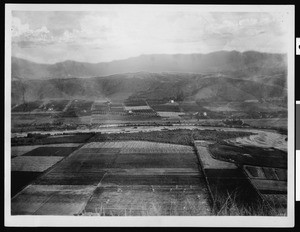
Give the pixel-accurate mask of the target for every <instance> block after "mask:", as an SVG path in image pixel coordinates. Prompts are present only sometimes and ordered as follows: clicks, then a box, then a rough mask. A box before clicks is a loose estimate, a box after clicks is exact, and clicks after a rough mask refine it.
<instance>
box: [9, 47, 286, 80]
mask: <svg viewBox="0 0 300 232" xmlns="http://www.w3.org/2000/svg"><path fill="white" fill-rule="evenodd" d="M286 60H287V57H286V55H285V54H270V53H260V52H255V51H248V52H242V53H241V52H237V51H219V52H213V53H209V54H175V55H166V54H155V55H141V56H138V57H133V58H128V59H125V60H117V61H111V62H102V63H94V64H93V63H84V62H76V61H70V60H68V61H64V62H60V63H55V64H39V63H34V62H30V61H28V60H24V59H20V58H16V57H12V62H11V68H12V78H13V79H53V78H74V77H76V78H87V77H99V76H107V75H113V74H120V73H132V72H140V71H145V72H181V73H202V74H203V73H210V72H242V73H243V74H244V75H252V74H270V73H276V72H278V71H280V70H284V69H285V68H286Z"/></svg>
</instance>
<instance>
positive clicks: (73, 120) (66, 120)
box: [55, 116, 92, 125]
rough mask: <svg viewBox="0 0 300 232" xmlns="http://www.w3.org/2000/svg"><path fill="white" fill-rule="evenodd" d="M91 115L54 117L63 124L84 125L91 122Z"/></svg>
mask: <svg viewBox="0 0 300 232" xmlns="http://www.w3.org/2000/svg"><path fill="white" fill-rule="evenodd" d="M91 117H92V116H78V117H62V118H56V119H55V122H56V123H63V124H73V125H84V124H90V123H91Z"/></svg>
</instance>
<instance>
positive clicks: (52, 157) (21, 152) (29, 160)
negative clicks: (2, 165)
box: [11, 144, 79, 196]
mask: <svg viewBox="0 0 300 232" xmlns="http://www.w3.org/2000/svg"><path fill="white" fill-rule="evenodd" d="M78 146H79V144H59V145H58V146H56V145H48V146H39V145H35V146H19V147H18V146H17V147H12V152H11V157H12V159H11V196H14V195H16V194H17V193H18V192H19V191H21V190H22V188H24V187H25V186H27V185H28V184H30V183H31V182H32V181H33V180H35V179H36V178H37V177H38V176H40V175H41V174H42V173H43V172H44V171H46V170H47V169H49V168H51V167H52V166H53V165H55V164H56V163H57V162H59V161H61V160H62V159H63V158H64V157H65V156H68V155H69V154H70V153H72V152H73V151H74V150H76V148H77V147H78Z"/></svg>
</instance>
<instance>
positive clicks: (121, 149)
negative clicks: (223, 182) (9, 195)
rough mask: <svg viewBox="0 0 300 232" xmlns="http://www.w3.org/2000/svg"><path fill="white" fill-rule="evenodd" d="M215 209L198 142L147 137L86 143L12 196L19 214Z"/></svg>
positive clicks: (187, 212) (179, 212) (164, 212)
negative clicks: (158, 140) (191, 144)
mask: <svg viewBox="0 0 300 232" xmlns="http://www.w3.org/2000/svg"><path fill="white" fill-rule="evenodd" d="M25 199H26V200H25ZM210 213H211V212H210V207H209V202H208V192H207V189H206V186H205V182H204V179H203V177H202V176H201V172H199V171H198V164H197V157H196V155H195V153H194V151H193V148H192V147H189V146H183V145H174V144H164V143H152V142H145V141H144V142H141V141H123V142H122V141H120V142H93V143H87V144H86V145H84V146H83V147H82V148H81V149H79V150H78V151H76V152H74V153H72V154H71V155H70V156H69V157H68V158H66V159H64V160H63V161H62V162H60V163H59V164H57V165H56V166H55V167H54V168H53V169H52V170H51V171H50V172H48V173H46V174H44V175H42V176H40V177H39V178H38V179H37V180H36V181H35V182H34V183H33V184H31V185H29V186H28V187H27V188H25V189H24V190H23V191H22V192H21V193H20V194H18V195H17V196H16V197H14V198H13V199H12V214H14V215H18V214H38V215H43V214H47V215H72V214H83V215H113V216H118V215H119V216H121V215H122V216H123V215H127V216H128V215H132V216H133V215H209V214H210Z"/></svg>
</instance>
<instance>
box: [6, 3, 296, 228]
mask: <svg viewBox="0 0 300 232" xmlns="http://www.w3.org/2000/svg"><path fill="white" fill-rule="evenodd" d="M141 7H142V8H147V9H148V10H149V9H150V8H151V9H152V10H156V11H172V10H185V11H199V12H200V11H203V12H204V11H205V12H279V11H280V12H282V11H285V12H288V14H289V16H288V18H289V20H288V21H289V25H290V27H289V36H288V44H289V49H288V90H289V91H288V209H287V216H286V217H271V216H201V217H200V216H191V217H189V216H184V217H183V216H162V217H150V216H147V217H79V216H12V215H11V213H10V210H11V198H10V165H11V162H10V159H11V156H10V152H11V147H10V146H11V12H12V11H13V10H23V11H99V10H105V9H109V10H111V9H114V8H117V9H118V10H120V9H122V10H127V9H129V8H130V10H133V9H134V10H139V9H141ZM294 19H295V7H294V6H293V5H122V4H116V5H100V4H97V5H96V4H87V5H84V4H81V5H76V4H74V5H73V4H6V5H5V202H4V204H5V215H4V216H5V220H4V223H5V226H23V227H24V226H25V227H27V226H71V227H83V226H84V227H91V226H93V227H94V226H113V227H126V226H141V227H153V226H162V227H165V226H168V227H293V226H294V223H295V221H294V218H295V215H294V202H295V196H294V162H295V161H294V157H295V153H294V151H295V144H294V141H295V140H294V139H295V137H294V136H295V135H294V128H295V125H294V112H295V107H294V103H295V96H294V86H295V83H294V82H295V77H294V58H295V57H294V54H295V39H294V38H295V35H294V28H295V27H294V25H295V20H294Z"/></svg>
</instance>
